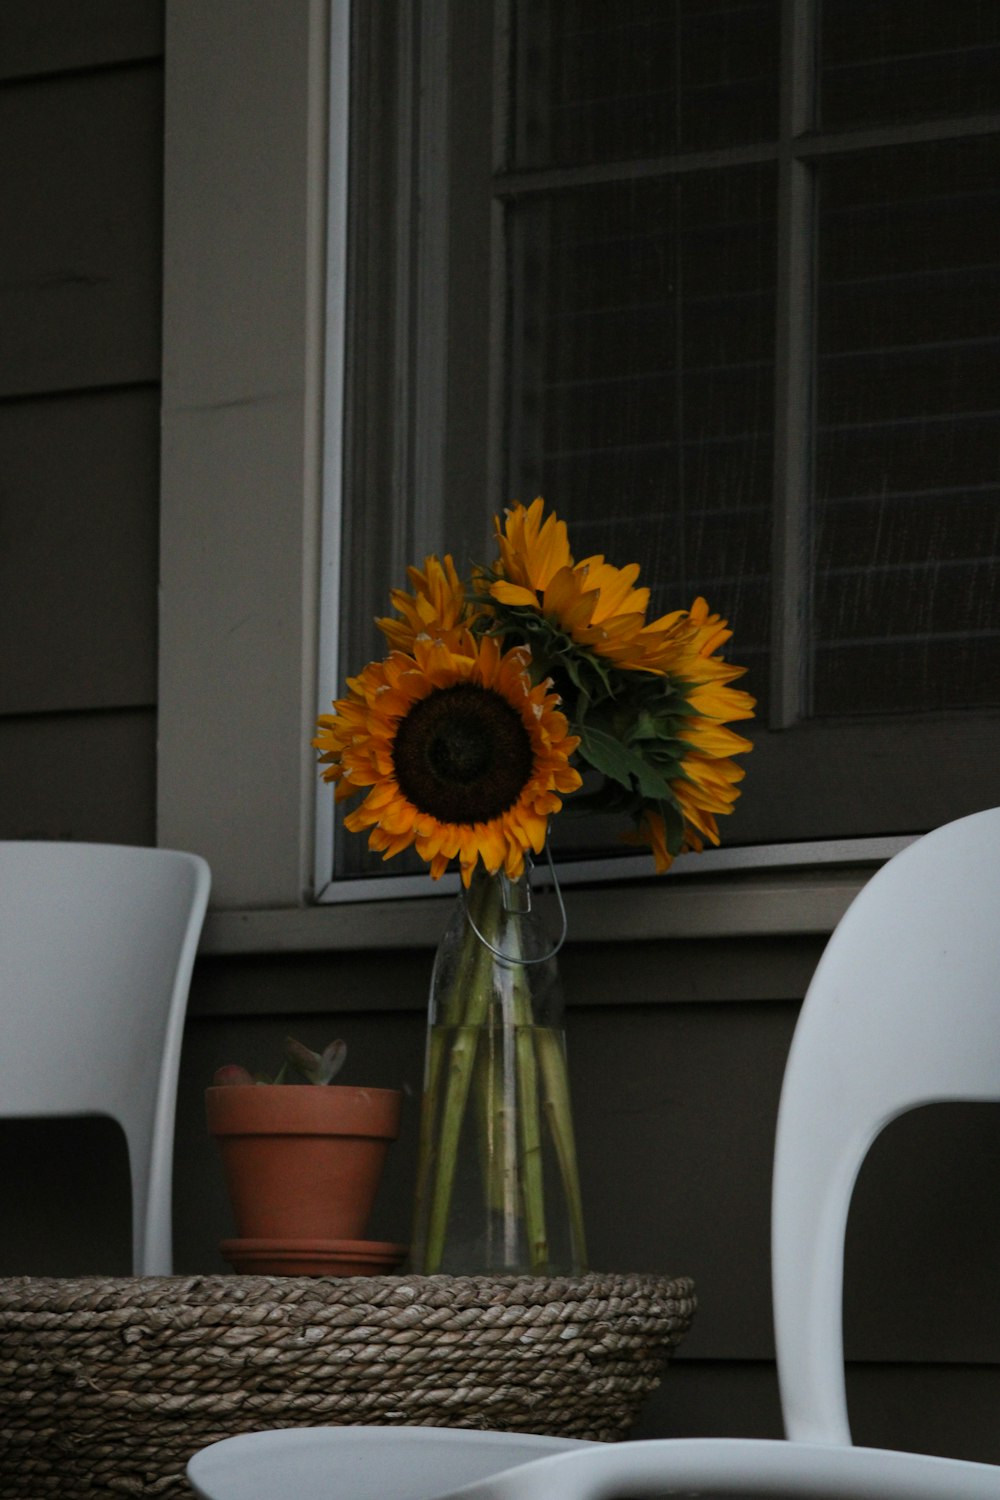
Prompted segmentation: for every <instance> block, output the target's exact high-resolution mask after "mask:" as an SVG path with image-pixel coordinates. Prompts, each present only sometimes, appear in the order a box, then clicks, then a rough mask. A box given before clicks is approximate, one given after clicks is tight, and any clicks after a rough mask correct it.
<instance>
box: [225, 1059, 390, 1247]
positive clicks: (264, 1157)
mask: <svg viewBox="0 0 1000 1500" xmlns="http://www.w3.org/2000/svg"><path fill="white" fill-rule="evenodd" d="M346 1052H347V1049H346V1046H345V1044H344V1043H343V1042H342V1041H335V1042H331V1043H330V1045H329V1046H328V1047H326V1048H325V1049H324V1050H323V1051H322V1052H313V1051H311V1049H310V1048H308V1047H305V1046H304V1045H303V1044H302V1043H301V1042H299V1041H296V1039H295V1038H294V1037H288V1038H286V1041H285V1056H284V1060H283V1062H282V1065H281V1068H280V1069H279V1071H278V1073H277V1074H276V1075H275V1076H274V1077H273V1078H266V1077H263V1076H261V1075H257V1076H256V1077H255V1076H254V1075H253V1074H251V1073H250V1072H249V1071H248V1070H247V1069H246V1068H244V1067H241V1066H239V1065H238V1064H233V1063H230V1064H227V1065H226V1066H224V1067H221V1068H219V1069H218V1070H217V1071H216V1074H215V1077H214V1080H213V1084H212V1087H211V1088H209V1089H207V1090H206V1094H205V1102H206V1109H207V1112H208V1128H209V1131H210V1133H211V1134H212V1135H213V1136H214V1137H215V1139H216V1141H217V1142H218V1146H219V1151H220V1155H221V1157H222V1166H223V1171H224V1173H225V1177H226V1184H227V1187H228V1190H229V1197H230V1201H231V1203H232V1208H233V1214H234V1217H235V1219H236V1226H237V1231H238V1236H239V1237H238V1238H237V1239H231V1240H224V1241H223V1242H222V1246H221V1248H222V1254H223V1256H224V1257H225V1259H226V1260H228V1261H229V1262H230V1264H231V1265H232V1266H233V1267H234V1268H235V1269H236V1270H237V1271H241V1272H248V1273H255V1274H260V1275H282V1274H284V1275H298V1276H308V1275H317V1276H351V1275H377V1274H379V1273H380V1272H383V1271H390V1270H394V1269H395V1268H396V1267H397V1266H398V1265H399V1263H400V1261H401V1260H402V1258H403V1255H404V1254H405V1246H403V1245H393V1244H388V1243H385V1242H379V1241H371V1240H366V1239H365V1238H364V1236H365V1234H366V1232H367V1229H368V1221H369V1218H370V1216H371V1212H372V1207H373V1204H374V1202H375V1195H376V1193H377V1191H378V1186H379V1182H380V1180H381V1176H382V1170H383V1167H384V1165H385V1158H386V1153H387V1151H388V1149H389V1145H390V1143H391V1142H392V1141H394V1140H395V1139H396V1137H397V1135H398V1134H399V1118H400V1109H401V1106H402V1093H401V1091H400V1090H399V1089H383V1088H363V1087H360V1086H350V1085H342V1084H334V1083H333V1079H334V1078H335V1077H336V1075H337V1073H338V1072H339V1071H340V1068H341V1066H342V1065H343V1062H344V1058H345V1056H346Z"/></svg>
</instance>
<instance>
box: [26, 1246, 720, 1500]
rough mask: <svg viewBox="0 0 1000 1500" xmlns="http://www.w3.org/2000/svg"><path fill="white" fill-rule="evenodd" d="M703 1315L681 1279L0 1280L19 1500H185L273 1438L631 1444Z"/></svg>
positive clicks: (411, 1277) (688, 1288) (596, 1276)
mask: <svg viewBox="0 0 1000 1500" xmlns="http://www.w3.org/2000/svg"><path fill="white" fill-rule="evenodd" d="M694 1308H695V1300H694V1293H693V1287H692V1283H691V1282H690V1281H689V1280H687V1279H686V1278H668V1277H664V1276H631V1275H588V1276H583V1277H580V1278H574V1279H566V1280H561V1279H557V1278H536V1277H506V1278H501V1279H493V1278H490V1277H479V1276H428V1277H423V1276H372V1277H367V1276H357V1277H344V1278H311V1277H294V1276H289V1277H284V1276H196V1277H180V1276H171V1277H135V1278H132V1277H130V1278H113V1279H112V1278H85V1279H81V1280H55V1279H49V1278H44V1279H43V1278H37V1277H17V1278H13V1279H10V1280H5V1281H0V1496H2V1497H4V1500H42V1497H44V1496H47V1495H58V1496H59V1497H60V1500H76V1497H81V1500H82V1497H91V1496H98V1495H142V1496H154V1495H155V1496H160V1497H168V1500H169V1497H175V1496H176V1497H178V1500H180V1497H186V1496H189V1495H190V1491H189V1489H188V1487H187V1484H186V1481H185V1479H184V1467H185V1465H186V1463H187V1461H188V1459H189V1458H190V1457H191V1455H192V1454H193V1453H194V1452H196V1451H197V1449H199V1448H202V1447H204V1446H205V1445H206V1444H207V1443H211V1442H215V1441H217V1440H218V1439H219V1438H223V1437H229V1436H231V1435H232V1434H234V1433H238V1432H251V1431H255V1430H257V1429H260V1428H271V1427H309V1426H318V1425H332V1426H342V1425H345V1424H349V1423H362V1424H368V1425H381V1426H399V1425H403V1424H412V1425H419V1426H430V1427H479V1428H492V1429H497V1430H506V1431H510V1432H540V1433H556V1434H561V1435H564V1436H567V1437H586V1438H593V1439H603V1440H607V1441H611V1440H615V1439H618V1438H622V1437H624V1436H625V1435H626V1434H627V1433H628V1431H629V1428H630V1427H631V1425H632V1423H633V1422H634V1420H635V1417H636V1415H637V1413H638V1410H639V1407H640V1405H641V1403H642V1401H643V1400H644V1398H645V1397H646V1396H647V1395H648V1394H649V1392H650V1391H652V1390H653V1389H654V1387H655V1386H656V1385H657V1384H658V1383H659V1381H660V1379H661V1377H662V1375H663V1371H664V1367H665V1364H666V1361H667V1358H668V1356H669V1354H670V1352H671V1350H672V1349H673V1348H674V1347H675V1345H676V1344H677V1343H678V1342H679V1341H680V1340H681V1338H682V1337H683V1336H684V1333H685V1332H686V1330H687V1328H688V1325H689V1324H690V1321H691V1318H692V1315H693V1313H694Z"/></svg>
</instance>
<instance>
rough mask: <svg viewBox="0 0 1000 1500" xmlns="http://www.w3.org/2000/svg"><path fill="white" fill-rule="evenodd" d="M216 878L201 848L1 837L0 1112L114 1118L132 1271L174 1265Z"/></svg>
mask: <svg viewBox="0 0 1000 1500" xmlns="http://www.w3.org/2000/svg"><path fill="white" fill-rule="evenodd" d="M210 883H211V882H210V875H209V869H208V866H207V865H206V863H205V861H204V860H203V859H200V858H199V857H198V856H197V855H194V854H182V853H177V852H175V851H173V850H166V849H136V848H128V847H125V846H120V845H111V844H69V843H65V844H64V843H49V842H37V843H36V842H14V841H11V842H0V1016H2V1044H0V1116H4V1117H6V1118H22V1119H24V1118H31V1117H34V1118H37V1117H39V1116H52V1115H110V1116H111V1118H112V1119H115V1120H117V1121H118V1123H119V1124H120V1125H121V1127H122V1129H123V1131H124V1133H125V1139H126V1142H127V1145H128V1156H129V1169H130V1174H131V1182H132V1263H133V1270H134V1271H135V1273H136V1274H137V1275H147V1276H163V1275H169V1274H170V1272H171V1269H172V1266H171V1254H172V1247H171V1225H172V1220H171V1183H172V1158H173V1143H174V1112H175V1105H176V1093H177V1070H178V1065H179V1062H180V1052H181V1038H182V1032H183V1028H184V1014H185V1010H186V1007H187V997H188V987H189V985H190V982H191V971H192V968H193V965H194V958H195V951H196V949H197V946H198V939H199V936H200V933H201V928H202V923H203V921H204V917H205V910H206V906H207V903H208V893H209V886H210Z"/></svg>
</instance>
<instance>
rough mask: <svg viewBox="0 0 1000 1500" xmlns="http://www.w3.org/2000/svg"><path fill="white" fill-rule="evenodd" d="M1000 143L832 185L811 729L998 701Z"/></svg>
mask: <svg viewBox="0 0 1000 1500" xmlns="http://www.w3.org/2000/svg"><path fill="white" fill-rule="evenodd" d="M998 182H1000V142H997V141H988V140H983V141H974V142H965V143H960V144H954V145H938V146H928V147H910V148H905V149H900V150H897V151H891V152H884V153H880V154H879V155H878V156H872V157H868V156H865V157H858V158H850V159H845V160H842V161H838V162H834V163H830V164H828V165H826V166H824V167H823V168H822V171H821V176H820V204H821V208H820V264H819V297H818V324H819V326H818V355H817V536H816V552H817V559H818V566H817V575H816V598H815V619H814V624H815V631H816V639H815V681H814V706H815V712H816V713H817V714H820V715H824V714H844V713H859V712H868V713H876V712H892V711H905V710H917V709H934V708H948V707H961V706H975V705H987V704H996V703H997V702H1000V585H998V570H997V563H998V560H1000V556H998V554H1000V327H998V323H997V317H996V309H997V308H998V307H1000V249H998V247H1000V193H998V187H997V184H998Z"/></svg>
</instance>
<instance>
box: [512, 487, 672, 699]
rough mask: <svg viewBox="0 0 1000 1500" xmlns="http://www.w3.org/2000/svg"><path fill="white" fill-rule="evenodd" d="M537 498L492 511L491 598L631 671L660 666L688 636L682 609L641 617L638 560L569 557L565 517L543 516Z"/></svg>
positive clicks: (643, 600)
mask: <svg viewBox="0 0 1000 1500" xmlns="http://www.w3.org/2000/svg"><path fill="white" fill-rule="evenodd" d="M543 512H544V501H542V500H541V499H537V500H534V501H533V502H532V503H531V505H530V506H528V507H527V509H526V508H525V507H524V506H523V505H516V506H515V507H514V508H513V509H512V510H508V511H507V513H506V515H507V520H506V523H505V525H504V526H503V527H501V525H500V519H499V517H496V518H495V522H494V524H495V527H496V534H497V544H498V547H499V551H500V558H499V561H498V563H497V565H496V567H495V569H494V572H493V575H492V577H491V578H490V579H487V583H486V587H487V590H488V593H489V596H490V598H491V599H492V600H493V601H494V603H495V604H499V605H501V606H506V607H507V608H513V609H521V610H523V609H530V610H535V611H537V612H538V613H539V614H540V615H541V616H542V617H543V618H544V619H546V620H547V621H549V623H550V624H552V625H554V626H556V627H557V628H558V629H559V630H561V631H562V632H563V633H564V634H565V635H567V636H569V638H570V640H572V641H573V642H575V644H576V645H578V646H583V647H585V648H586V649H587V650H589V651H592V652H594V654H595V655H597V656H600V657H603V658H605V659H606V660H608V661H611V662H613V663H614V664H615V665H616V666H618V667H621V668H623V669H625V670H627V671H634V672H658V673H665V672H668V671H671V670H673V669H674V667H675V665H676V662H677V659H678V657H679V655H681V654H682V653H683V651H684V648H685V646H689V645H690V643H691V642H692V640H693V638H694V631H693V628H692V626H691V624H690V622H689V620H688V616H687V613H686V612H685V611H684V610H675V611H674V612H673V613H672V614H668V615H663V616H662V617H661V618H660V619H658V620H653V621H647V619H646V613H647V610H648V609H649V589H647V588H636V587H635V583H636V580H637V579H638V577H639V565H638V564H637V563H629V564H628V566H627V567H624V568H616V567H613V566H612V564H611V563H609V562H606V561H605V559H604V557H603V555H601V554H595V555H594V556H593V557H587V558H584V559H583V561H582V562H579V563H576V562H574V561H573V557H572V554H571V553H570V550H569V536H568V533H567V530H566V525H565V523H564V522H563V521H560V520H559V519H558V518H557V517H556V516H555V515H554V514H552V515H549V516H547V517H545V519H544V520H543V519H542V516H543Z"/></svg>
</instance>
